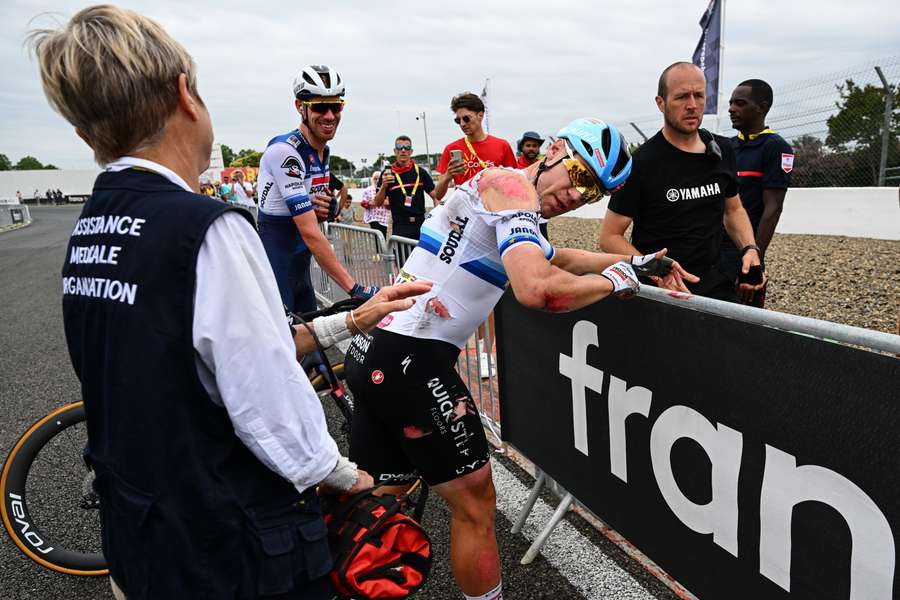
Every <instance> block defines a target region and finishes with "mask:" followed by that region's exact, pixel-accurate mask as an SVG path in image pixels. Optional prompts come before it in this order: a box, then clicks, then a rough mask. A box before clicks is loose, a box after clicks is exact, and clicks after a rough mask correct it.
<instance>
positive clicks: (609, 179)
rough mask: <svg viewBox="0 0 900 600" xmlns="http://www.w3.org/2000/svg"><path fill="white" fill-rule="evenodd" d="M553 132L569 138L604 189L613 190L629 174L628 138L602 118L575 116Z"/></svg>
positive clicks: (620, 184)
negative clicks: (557, 131) (579, 117)
mask: <svg viewBox="0 0 900 600" xmlns="http://www.w3.org/2000/svg"><path fill="white" fill-rule="evenodd" d="M556 135H557V137H561V138H564V139H565V140H566V141H568V142H569V145H570V146H571V147H572V150H574V151H575V152H576V153H577V154H578V156H580V157H581V158H582V159H584V161H585V162H586V163H587V164H588V166H590V168H591V170H592V171H593V172H594V174H595V175H596V176H597V179H598V180H599V181H600V184H601V185H603V187H605V188H606V190H607V191H609V192H613V191H615V190H616V189H618V188H619V187H621V186H622V185H624V183H625V180H626V179H628V176H629V175H630V174H631V153H630V152H628V142H627V141H625V136H623V135H622V134H621V133H619V130H618V129H616V128H615V127H613V126H612V125H609V124H608V123H606V122H605V121H601V120H600V119H575V120H574V121H572V122H571V123H569V124H568V125H566V126H565V127H563V128H562V129H560V130H559V133H557V134H556Z"/></svg>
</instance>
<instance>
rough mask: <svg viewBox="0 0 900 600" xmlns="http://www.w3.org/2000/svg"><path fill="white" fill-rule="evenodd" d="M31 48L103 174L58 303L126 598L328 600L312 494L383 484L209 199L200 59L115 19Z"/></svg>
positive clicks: (237, 221) (331, 322)
mask: <svg viewBox="0 0 900 600" xmlns="http://www.w3.org/2000/svg"><path fill="white" fill-rule="evenodd" d="M29 39H30V42H31V44H32V45H33V48H34V52H35V54H36V55H37V58H38V62H39V64H40V72H41V80H42V83H43V88H44V91H45V93H46V95H47V98H48V100H49V102H50V104H51V105H52V106H53V107H54V108H55V109H56V110H58V111H59V112H60V113H61V114H62V115H63V116H64V117H65V118H66V119H67V120H68V121H69V122H70V123H71V124H72V125H73V126H74V127H75V128H76V133H77V134H78V135H79V137H81V138H82V139H83V140H84V141H85V142H86V143H87V144H88V145H89V146H90V147H91V148H92V149H93V151H94V155H95V157H96V160H97V162H98V163H99V164H101V165H102V166H104V167H105V170H104V171H103V172H102V173H101V174H100V175H99V176H98V177H97V180H96V182H95V185H94V189H93V193H92V195H91V198H90V199H89V200H88V202H87V203H85V205H84V209H83V210H82V213H81V215H80V216H79V218H78V221H77V222H76V224H75V227H74V229H73V231H72V235H71V238H70V241H69V248H68V251H67V252H66V255H65V256H66V262H65V264H64V265H63V269H62V275H63V279H62V284H63V285H62V292H63V296H62V304H63V322H64V325H65V334H66V342H67V345H68V350H69V355H70V357H71V360H72V365H73V367H74V369H75V372H76V374H77V375H78V378H79V381H80V382H81V391H82V394H83V397H84V407H85V416H86V420H87V429H88V444H87V448H86V449H85V459H86V460H87V461H88V463H89V464H90V465H91V467H92V469H93V471H94V473H95V475H96V479H95V480H94V488H95V490H96V492H97V495H98V496H99V498H100V507H99V511H100V525H101V536H102V540H103V552H104V555H105V557H106V560H107V562H108V565H109V570H110V575H111V578H112V580H113V590H114V592H115V593H116V595H117V597H120V598H121V596H122V591H124V593H125V594H126V595H127V597H128V598H129V599H130V600H140V599H144V598H201V597H202V598H223V599H224V598H241V599H255V598H270V599H271V598H288V597H289V598H292V599H301V598H303V599H307V600H325V599H330V598H332V597H333V596H334V591H333V588H332V586H331V584H330V582H329V578H328V577H327V573H328V572H329V570H330V568H331V558H330V554H329V550H328V544H327V541H326V539H325V536H326V529H325V524H324V522H323V520H322V514H321V509H320V508H319V499H318V496H317V494H316V486H317V485H319V484H321V486H322V487H327V488H330V489H331V490H333V491H343V492H348V491H353V490H361V489H366V488H368V487H371V484H372V479H371V477H370V476H369V475H368V474H367V473H365V472H363V471H359V470H358V469H357V468H356V466H355V465H354V464H353V463H350V462H349V461H347V460H346V459H345V458H343V457H341V456H340V454H339V453H338V449H337V445H336V444H335V442H334V440H333V439H332V438H331V436H330V435H329V433H328V429H327V427H326V422H325V416H324V414H323V411H322V405H321V403H320V401H319V398H318V397H317V396H316V393H315V392H314V390H313V388H312V386H311V385H310V382H309V380H308V379H307V377H306V375H305V374H304V372H303V370H302V369H301V368H300V366H299V364H298V363H297V354H298V353H300V352H305V351H308V350H310V349H312V348H313V347H314V344H313V341H312V339H311V336H310V334H309V332H308V331H306V330H305V328H304V329H295V330H291V329H289V328H288V326H287V323H286V322H285V319H284V310H283V307H282V304H281V300H280V298H279V294H278V290H277V286H276V284H275V279H274V277H273V276H272V270H271V269H270V268H269V265H268V261H267V259H266V257H265V252H264V250H263V247H262V244H261V242H260V239H259V237H258V236H257V234H256V232H255V230H254V229H253V226H252V224H251V222H250V217H249V215H248V214H247V213H246V211H243V210H240V209H237V208H235V207H234V206H231V205H228V204H224V203H222V202H219V201H217V200H214V199H212V198H209V197H206V196H201V195H199V194H198V193H197V192H198V190H199V177H200V174H201V173H202V172H203V171H204V170H206V168H207V167H208V166H209V157H210V152H211V149H212V142H213V130H212V125H211V121H210V115H209V112H208V111H207V109H206V107H205V105H204V104H203V101H202V100H201V98H200V96H199V94H198V93H197V77H196V66H195V64H194V62H193V60H192V59H191V57H190V55H189V54H188V53H187V52H186V51H185V49H184V48H183V47H182V46H181V45H180V44H178V42H176V41H175V40H174V39H172V38H171V37H170V36H169V35H168V34H167V33H166V32H165V31H164V30H163V29H162V28H161V27H160V26H159V25H158V24H156V23H155V22H153V21H151V20H149V19H147V18H146V17H143V16H142V15H139V14H137V13H135V12H133V11H127V10H122V9H119V8H117V7H114V6H95V7H90V8H86V9H84V10H82V11H80V12H78V13H77V14H76V15H75V16H74V17H72V19H71V21H70V22H68V23H67V24H66V25H64V26H63V27H61V28H60V29H58V30H40V31H35V32H33V33H32V34H31V36H30V38H29ZM98 255H102V256H105V257H106V258H105V259H104V260H98V259H97V256H98ZM428 289H430V286H429V285H428V284H421V283H419V284H411V285H408V286H391V287H389V288H385V289H384V290H381V291H380V292H379V293H378V294H377V295H376V296H375V297H374V298H372V299H371V300H369V301H368V302H367V303H366V304H364V305H363V306H362V307H360V308H359V309H357V310H355V311H354V312H352V313H350V314H349V315H346V314H341V315H335V316H332V317H323V318H321V319H316V320H315V321H313V323H312V327H313V328H314V329H315V331H316V334H317V336H318V337H319V339H320V340H322V342H323V343H325V344H329V343H334V342H336V341H339V340H341V339H347V338H349V337H350V335H351V332H353V333H357V332H365V331H367V330H369V329H371V328H373V327H374V326H375V324H376V323H377V322H378V321H379V320H380V319H381V318H382V317H383V316H384V315H386V314H388V313H389V312H390V311H391V310H403V309H406V308H408V307H409V306H410V305H411V304H413V302H414V301H413V300H412V299H410V298H408V297H407V296H412V295H417V294H421V293H422V292H424V291H426V290H428ZM248 306H252V307H253V310H250V311H248V310H247V307H248ZM115 584H118V585H119V587H120V588H121V591H120V590H119V589H118V588H117V587H116V586H115Z"/></svg>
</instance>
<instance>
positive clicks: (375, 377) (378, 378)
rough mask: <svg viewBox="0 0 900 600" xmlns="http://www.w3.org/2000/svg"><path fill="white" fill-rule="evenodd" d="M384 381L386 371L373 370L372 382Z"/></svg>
mask: <svg viewBox="0 0 900 600" xmlns="http://www.w3.org/2000/svg"><path fill="white" fill-rule="evenodd" d="M382 381H384V373H382V372H381V371H378V370H375V371H372V383H374V384H375V385H378V384H380V383H381V382H382Z"/></svg>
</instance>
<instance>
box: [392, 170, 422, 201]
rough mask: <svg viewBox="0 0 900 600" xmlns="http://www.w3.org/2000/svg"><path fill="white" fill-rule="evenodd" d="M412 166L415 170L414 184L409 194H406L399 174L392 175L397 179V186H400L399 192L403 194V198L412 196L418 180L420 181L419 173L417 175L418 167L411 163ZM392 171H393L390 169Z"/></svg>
mask: <svg viewBox="0 0 900 600" xmlns="http://www.w3.org/2000/svg"><path fill="white" fill-rule="evenodd" d="M413 166H414V167H415V168H416V182H415V183H414V184H413V186H412V191H411V192H410V193H408V194H407V193H406V186H404V185H403V179H402V178H401V177H400V173H394V177H395V178H396V179H397V185H398V186H400V191H401V192H403V195H404V196H412V195H413V194H415V193H416V188H417V187H419V180H420V179H421V173H419V165H417V164H416V163H413ZM391 170H392V171H393V170H394V169H391Z"/></svg>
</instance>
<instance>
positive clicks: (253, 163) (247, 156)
mask: <svg viewBox="0 0 900 600" xmlns="http://www.w3.org/2000/svg"><path fill="white" fill-rule="evenodd" d="M261 158H262V152H257V151H256V150H250V149H246V150H241V151H240V152H238V156H237V158H235V159H234V160H233V161H231V163H230V164H229V165H228V166H229V167H259V159H261Z"/></svg>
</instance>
